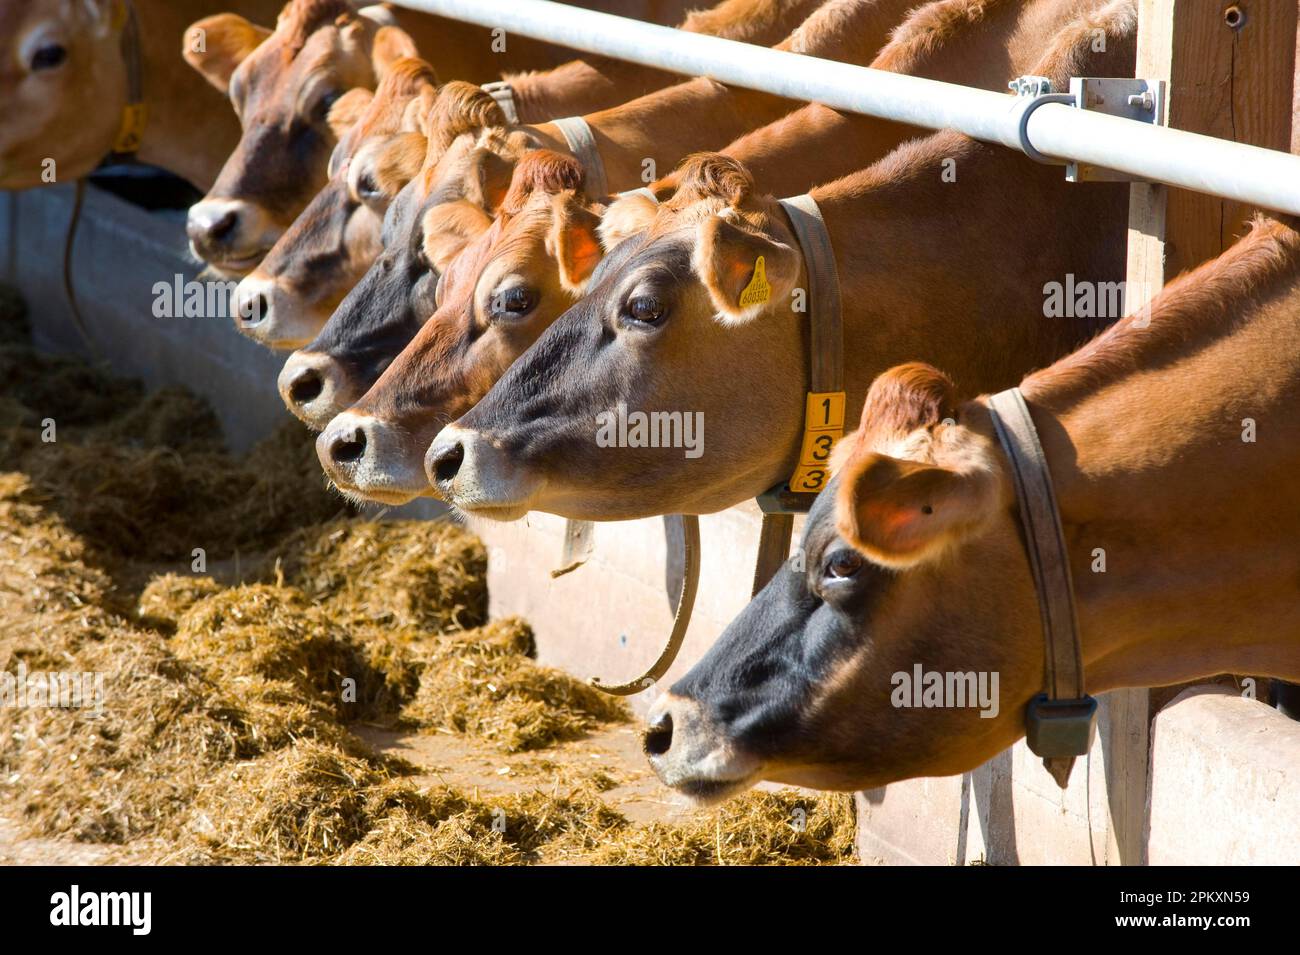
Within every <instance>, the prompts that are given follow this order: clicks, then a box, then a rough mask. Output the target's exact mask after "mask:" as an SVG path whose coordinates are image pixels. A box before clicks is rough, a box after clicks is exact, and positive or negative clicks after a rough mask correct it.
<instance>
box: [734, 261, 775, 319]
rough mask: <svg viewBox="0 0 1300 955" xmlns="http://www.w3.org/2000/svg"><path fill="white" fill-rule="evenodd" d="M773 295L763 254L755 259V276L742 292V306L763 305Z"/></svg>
mask: <svg viewBox="0 0 1300 955" xmlns="http://www.w3.org/2000/svg"><path fill="white" fill-rule="evenodd" d="M771 297H772V286H771V285H770V284H768V281H767V261H766V260H765V259H764V258H763V256H761V255H760V256H759V257H758V258H757V259H755V260H754V277H753V278H751V279H750V280H749V284H748V285H746V286H745V290H744V291H743V292H741V293H740V307H741V308H750V307H752V306H754V305H762V304H763V303H764V302H766V301H767V300H768V299H770V298H771Z"/></svg>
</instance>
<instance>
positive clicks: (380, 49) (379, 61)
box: [370, 27, 420, 80]
mask: <svg viewBox="0 0 1300 955" xmlns="http://www.w3.org/2000/svg"><path fill="white" fill-rule="evenodd" d="M419 55H420V51H419V50H417V49H416V48H415V41H414V40H412V39H411V35H410V34H409V33H407V32H406V31H405V30H403V29H402V28H401V27H380V28H379V32H378V33H376V34H375V42H374V45H373V46H372V47H371V50H370V61H371V63H372V64H373V66H374V68H375V76H376V78H378V79H380V80H382V79H383V78H384V76H385V75H387V73H388V70H389V69H390V68H391V67H392V65H393V64H394V63H396V62H397V61H398V60H401V59H408V58H409V59H415V58H417V57H418V56H419Z"/></svg>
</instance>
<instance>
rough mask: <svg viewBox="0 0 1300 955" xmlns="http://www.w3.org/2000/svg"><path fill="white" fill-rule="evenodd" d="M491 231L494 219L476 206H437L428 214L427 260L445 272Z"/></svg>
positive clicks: (426, 216) (457, 203)
mask: <svg viewBox="0 0 1300 955" xmlns="http://www.w3.org/2000/svg"><path fill="white" fill-rule="evenodd" d="M490 228H492V217H491V216H489V215H488V214H487V213H486V212H484V211H483V210H482V209H480V208H479V207H478V206H476V205H475V204H474V203H472V202H466V201H465V200H463V199H462V200H458V201H456V202H446V203H442V204H441V205H436V206H434V207H433V208H431V209H430V210H429V211H428V212H426V213H425V214H424V256H425V258H427V259H428V260H429V262H430V263H431V264H432V265H433V267H434V268H435V269H437V270H438V271H439V272H445V271H447V267H448V266H449V265H450V264H451V262H452V260H453V259H455V258H456V256H458V255H460V253H461V250H463V249H464V248H465V246H467V245H469V244H470V243H471V242H473V241H474V240H475V239H477V238H478V237H479V236H480V235H482V234H483V233H484V232H486V231H487V230H488V229H490Z"/></svg>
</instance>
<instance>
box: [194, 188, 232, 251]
mask: <svg viewBox="0 0 1300 955" xmlns="http://www.w3.org/2000/svg"><path fill="white" fill-rule="evenodd" d="M242 211H243V203H241V202H237V201H235V200H233V199H204V200H203V201H202V202H198V203H195V204H194V205H192V206H190V211H189V214H188V215H187V216H186V217H185V234H186V235H187V236H189V238H190V241H191V242H193V243H194V246H195V248H197V249H198V250H199V251H200V252H202V251H209V250H212V249H215V248H219V247H221V246H223V245H229V244H230V243H231V242H232V241H233V240H234V239H235V238H237V237H238V234H239V225H240V218H241V216H242Z"/></svg>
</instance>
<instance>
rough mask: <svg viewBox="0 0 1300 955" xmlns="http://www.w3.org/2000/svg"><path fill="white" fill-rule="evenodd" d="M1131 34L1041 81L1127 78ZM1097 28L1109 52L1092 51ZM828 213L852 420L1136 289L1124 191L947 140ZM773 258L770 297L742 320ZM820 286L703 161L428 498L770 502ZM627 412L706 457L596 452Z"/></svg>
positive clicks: (822, 200)
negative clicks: (669, 420) (1108, 294)
mask: <svg viewBox="0 0 1300 955" xmlns="http://www.w3.org/2000/svg"><path fill="white" fill-rule="evenodd" d="M1135 28H1136V16H1135V11H1134V9H1133V5H1132V4H1131V3H1128V2H1116V3H1113V4H1111V5H1110V6H1109V7H1107V8H1106V10H1105V11H1103V12H1102V13H1100V14H1098V15H1096V16H1093V15H1089V16H1086V17H1084V18H1082V19H1080V20H1079V21H1076V22H1075V23H1074V24H1072V25H1071V26H1070V27H1069V28H1068V29H1067V30H1065V31H1063V32H1062V35H1061V36H1060V38H1059V41H1058V44H1057V47H1056V48H1055V49H1053V50H1052V51H1051V52H1050V53H1049V54H1048V55H1047V56H1046V57H1045V58H1044V60H1043V62H1042V63H1041V64H1039V68H1038V69H1035V70H1034V72H1035V73H1040V74H1043V75H1046V76H1049V77H1051V78H1052V79H1053V80H1054V81H1055V82H1057V83H1063V82H1064V80H1065V79H1066V78H1067V77H1068V76H1069V75H1071V74H1072V73H1075V72H1078V71H1079V70H1080V68H1082V70H1083V72H1084V73H1085V74H1086V75H1112V76H1122V75H1124V74H1125V73H1127V72H1129V71H1131V69H1132V63H1133V44H1132V38H1133V33H1134V30H1135ZM1096 29H1103V30H1105V31H1107V42H1106V44H1105V46H1106V50H1107V52H1105V53H1100V52H1093V50H1092V47H1093V37H1094V32H1093V31H1094V30H1096ZM945 170H948V171H951V172H954V173H955V177H956V178H955V181H946V180H947V179H948V178H949V177H948V176H946V175H945V174H944V173H945ZM812 195H813V196H814V197H815V198H816V200H817V202H818V203H819V204H820V206H821V209H822V212H823V214H824V216H825V219H826V224H827V227H828V229H829V232H830V235H831V238H832V243H833V246H834V250H835V257H836V262H837V266H838V272H839V278H840V284H841V292H842V298H843V306H844V314H843V318H844V340H845V344H846V355H847V360H846V376H845V377H846V391H847V407H848V413H849V414H854V413H856V411H857V409H860V408H861V406H862V400H863V398H864V397H865V394H866V390H867V386H868V385H869V383H870V381H871V378H872V377H874V375H875V374H877V373H879V371H880V370H882V369H883V368H885V367H888V366H889V365H891V364H893V363H895V362H897V361H900V360H904V359H908V358H923V359H925V360H928V361H932V362H935V363H937V364H940V365H942V366H943V367H945V368H946V369H947V370H949V371H950V372H951V373H952V374H953V377H954V378H955V380H956V381H957V383H958V385H959V386H960V387H961V388H962V389H963V390H964V391H965V392H966V393H968V394H973V393H978V392H980V391H983V390H988V389H992V388H997V387H999V386H1002V385H1004V384H1007V383H1010V382H1014V381H1016V380H1017V379H1018V378H1019V377H1020V376H1021V375H1022V374H1023V373H1024V372H1025V370H1026V369H1028V368H1032V367H1035V366H1038V365H1045V364H1047V363H1049V362H1050V361H1052V360H1054V359H1055V358H1056V357H1057V356H1059V355H1061V354H1063V353H1065V352H1066V351H1068V350H1069V349H1070V348H1071V347H1073V346H1074V345H1076V344H1077V343H1078V342H1079V341H1081V340H1083V339H1084V338H1086V337H1087V336H1088V335H1090V334H1091V333H1093V332H1094V331H1095V330H1096V329H1097V328H1098V327H1099V326H1100V325H1103V324H1105V323H1106V322H1107V321H1110V320H1114V319H1115V318H1116V317H1118V313H1117V312H1115V313H1107V314H1098V313H1097V312H1095V311H1094V312H1091V313H1088V314H1084V315H1082V316H1079V317H1072V318H1061V317H1049V311H1048V308H1047V302H1046V301H1045V299H1046V298H1047V296H1046V295H1045V292H1046V291H1047V288H1048V287H1049V286H1050V285H1051V284H1052V283H1058V284H1061V285H1069V284H1070V283H1075V282H1076V281H1077V283H1082V285H1084V286H1089V285H1092V284H1094V283H1102V282H1112V281H1114V280H1116V279H1118V278H1119V277H1120V276H1122V275H1123V268H1124V261H1123V242H1122V238H1123V235H1124V222H1125V217H1126V209H1127V197H1126V190H1125V189H1124V188H1122V187H1116V186H1114V185H1108V184H1095V183H1094V184H1088V185H1082V186H1081V185H1071V184H1069V183H1066V182H1065V181H1064V178H1063V177H1062V175H1061V170H1060V169H1059V168H1053V167H1050V166H1044V165H1040V164H1038V163H1035V162H1033V161H1032V160H1029V159H1027V158H1026V157H1024V156H1021V155H1020V154H1018V153H1014V152H1012V151H1010V150H1006V149H1004V148H1002V147H998V146H987V145H983V144H980V143H977V142H974V141H972V140H970V139H968V138H966V137H963V136H960V135H958V134H955V133H937V134H934V135H933V136H931V137H929V138H927V139H924V140H920V141H917V142H914V143H911V144H908V145H906V146H903V147H901V148H900V149H898V150H896V151H895V152H894V153H892V154H891V155H890V156H889V157H888V158H886V159H885V160H882V161H881V162H879V163H877V164H876V165H875V166H873V167H871V168H870V169H867V170H864V171H863V172H861V173H857V174H855V175H853V176H850V177H847V178H845V179H842V180H839V181H838V182H835V183H832V184H830V185H828V186H824V187H821V188H818V189H815V190H813V192H812ZM1012 215H1013V216H1014V224H1015V228H1008V216H1012ZM1062 222H1068V223H1070V228H1069V229H1062V227H1061V223H1062ZM759 256H763V257H764V259H765V261H766V271H767V279H768V281H769V283H770V286H771V293H770V299H769V300H768V301H767V302H766V303H760V304H757V305H741V304H740V296H741V294H742V291H743V290H744V289H745V288H746V287H747V285H748V284H749V283H750V282H751V277H752V274H753V272H754V270H755V262H756V260H757V258H758V257H759ZM806 282H807V279H806V266H805V263H804V259H803V255H802V254H801V253H800V252H799V251H798V246H797V243H796V240H795V238H794V236H793V234H792V232H791V230H790V227H789V226H788V225H787V220H786V217H785V215H784V213H783V212H782V211H781V210H780V208H779V207H778V206H777V205H776V203H775V202H774V200H772V199H771V198H768V197H761V196H758V195H755V194H754V191H753V189H752V188H751V182H750V180H749V177H748V175H747V174H746V173H745V171H744V169H743V167H741V166H740V165H739V164H738V163H736V162H735V161H734V160H724V159H721V158H708V159H702V160H697V161H695V162H694V163H693V164H692V165H691V167H690V168H689V169H688V171H687V172H686V174H685V176H684V178H683V184H682V186H681V187H680V189H679V191H678V193H677V195H676V196H674V197H673V198H672V199H671V200H670V201H669V202H667V203H665V204H664V205H663V206H662V207H661V209H660V211H659V214H658V216H657V217H656V219H655V221H654V225H653V228H652V229H651V230H650V231H649V232H648V233H647V234H646V235H645V236H644V237H642V238H638V239H637V240H634V241H627V242H624V243H623V244H622V245H621V246H620V247H619V249H618V250H617V251H616V252H615V253H614V254H613V255H612V256H611V258H610V260H607V265H606V266H605V267H602V269H601V270H600V272H599V273H598V274H597V276H596V278H595V279H594V280H593V281H592V283H591V289H590V291H589V292H588V294H587V295H586V296H585V297H584V299H583V300H582V301H581V302H579V303H578V304H577V305H576V306H574V307H573V308H572V309H570V310H569V312H567V313H566V314H565V315H563V316H561V318H559V319H558V320H557V321H556V322H555V323H554V324H553V325H552V326H551V328H550V329H548V330H547V331H546V332H545V333H544V334H543V335H542V337H541V338H539V339H538V341H537V342H536V344H534V346H533V347H532V348H531V349H530V350H529V351H528V353H527V354H525V355H524V356H523V357H522V358H521V359H520V360H519V361H518V362H516V363H515V364H514V365H513V366H512V367H511V369H510V370H509V371H508V372H507V373H506V374H505V376H504V377H502V379H501V380H500V381H499V382H497V384H496V385H495V386H494V387H493V389H492V390H491V391H490V392H489V393H488V395H487V396H486V397H485V398H484V399H483V400H482V401H480V402H479V404H478V405H477V406H476V407H475V408H474V409H473V410H472V411H470V412H469V413H468V414H467V415H465V416H464V417H463V418H462V419H461V420H460V421H459V422H457V423H456V424H455V425H453V426H450V427H449V428H447V429H446V430H445V431H444V432H443V433H442V434H441V435H440V436H439V438H438V439H437V440H436V441H435V442H434V444H433V446H432V447H431V448H430V450H429V454H428V459H427V467H428V471H429V474H430V477H431V479H432V480H433V481H434V482H435V483H436V485H437V487H438V488H439V490H440V491H441V492H442V493H443V495H444V496H445V497H446V498H447V499H448V500H451V501H452V502H453V503H455V504H456V505H457V506H459V507H462V508H463V509H465V510H469V511H473V512H476V513H483V514H484V515H486V516H492V517H497V518H501V519H513V518H517V517H519V516H521V515H522V514H524V513H526V512H527V511H528V510H532V509H536V510H544V511H550V512H553V513H557V514H561V515H563V516H566V517H572V518H579V519H593V520H621V519H629V518H635V517H646V516H651V515H655V514H664V513H708V512H711V511H715V510H719V509H721V508H724V507H729V506H731V505H733V504H736V503H738V502H740V501H742V500H745V499H746V498H751V497H754V496H755V495H757V494H760V493H762V492H763V491H765V490H767V489H768V488H770V487H772V486H773V485H775V484H776V483H777V482H778V481H781V480H784V479H785V478H787V477H788V476H789V475H790V473H791V472H792V471H793V469H794V465H795V462H796V460H797V458H798V454H799V444H800V438H801V435H802V430H803V429H802V425H803V410H804V398H805V395H806V393H807V391H808V363H807V358H806V357H805V356H806V355H807V347H808V346H807V341H806V317H805V316H804V315H803V314H801V313H799V312H797V311H796V310H795V306H796V303H797V302H798V301H799V296H795V295H793V294H792V293H793V291H794V290H795V289H796V288H806ZM721 369H725V373H723V374H719V371H720V370H721ZM619 407H625V408H627V409H633V410H643V411H647V412H654V411H660V412H669V413H671V412H673V411H677V412H681V413H694V412H701V413H703V415H704V418H705V421H706V422H707V423H708V429H709V430H708V434H709V437H708V439H707V441H706V444H705V452H704V453H703V455H702V456H700V457H687V456H686V455H684V454H683V453H682V451H681V450H680V449H665V448H659V447H641V448H633V447H625V448H619V449H618V450H617V451H613V450H610V449H608V448H604V447H600V446H599V442H598V440H597V437H598V431H597V427H596V423H597V422H598V421H599V420H600V416H602V415H605V414H608V413H610V412H613V411H614V410H615V409H618V408H619ZM633 488H634V489H635V493H632V492H631V491H630V489H633Z"/></svg>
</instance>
